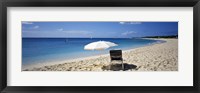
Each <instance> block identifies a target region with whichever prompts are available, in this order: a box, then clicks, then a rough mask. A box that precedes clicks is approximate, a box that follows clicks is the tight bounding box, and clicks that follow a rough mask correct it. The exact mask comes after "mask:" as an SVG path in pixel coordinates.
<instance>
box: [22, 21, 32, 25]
mask: <svg viewBox="0 0 200 93" xmlns="http://www.w3.org/2000/svg"><path fill="white" fill-rule="evenodd" d="M22 24H26V25H31V24H33V23H32V22H22Z"/></svg>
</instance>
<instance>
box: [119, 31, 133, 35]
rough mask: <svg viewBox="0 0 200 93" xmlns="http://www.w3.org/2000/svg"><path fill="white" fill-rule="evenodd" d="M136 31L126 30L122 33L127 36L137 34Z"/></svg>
mask: <svg viewBox="0 0 200 93" xmlns="http://www.w3.org/2000/svg"><path fill="white" fill-rule="evenodd" d="M135 33H136V32H135V31H126V32H124V33H122V35H123V36H127V35H130V34H135Z"/></svg>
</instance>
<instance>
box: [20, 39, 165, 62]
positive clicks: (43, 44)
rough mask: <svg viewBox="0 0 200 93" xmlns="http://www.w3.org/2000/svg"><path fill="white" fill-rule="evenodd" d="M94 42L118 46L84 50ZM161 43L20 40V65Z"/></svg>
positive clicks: (136, 40) (141, 40)
mask: <svg viewBox="0 0 200 93" xmlns="http://www.w3.org/2000/svg"><path fill="white" fill-rule="evenodd" d="M96 41H109V42H113V43H115V44H117V45H118V46H115V47H111V48H108V49H105V50H84V46H85V45H87V44H89V43H91V42H96ZM162 42H164V41H161V40H152V39H142V38H22V65H23V66H26V65H33V64H38V63H48V62H57V61H64V60H71V59H76V58H83V57H89V56H95V55H101V54H109V50H117V49H120V50H122V51H124V50H128V49H134V48H138V47H142V46H147V45H151V44H155V43H162Z"/></svg>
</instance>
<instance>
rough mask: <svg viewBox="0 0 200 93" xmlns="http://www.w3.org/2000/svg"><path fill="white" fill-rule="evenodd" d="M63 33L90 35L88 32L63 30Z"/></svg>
mask: <svg viewBox="0 0 200 93" xmlns="http://www.w3.org/2000/svg"><path fill="white" fill-rule="evenodd" d="M63 32H65V33H68V34H84V35H87V34H91V33H92V32H90V31H65V30H64V31H63Z"/></svg>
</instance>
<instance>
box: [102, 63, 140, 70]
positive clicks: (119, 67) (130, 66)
mask: <svg viewBox="0 0 200 93" xmlns="http://www.w3.org/2000/svg"><path fill="white" fill-rule="evenodd" d="M136 67H137V66H136V65H133V64H127V63H124V71H126V70H129V69H136ZM102 69H103V70H112V71H119V70H122V64H111V66H110V69H109V65H108V66H103V67H102Z"/></svg>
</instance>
